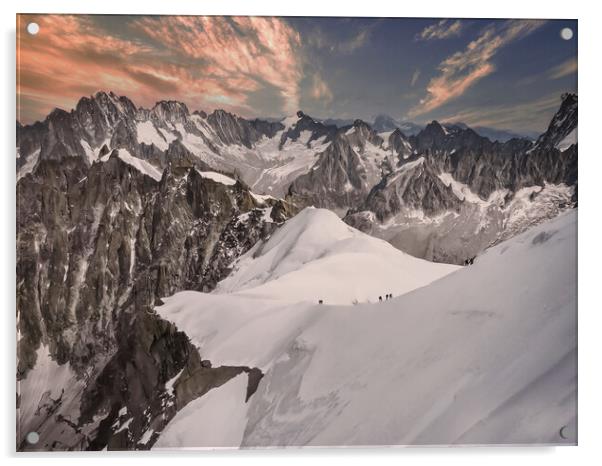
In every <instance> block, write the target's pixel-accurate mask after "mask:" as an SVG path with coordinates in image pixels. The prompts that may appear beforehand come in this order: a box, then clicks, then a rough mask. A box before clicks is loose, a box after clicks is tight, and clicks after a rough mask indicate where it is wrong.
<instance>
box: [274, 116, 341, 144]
mask: <svg viewBox="0 0 602 466" xmlns="http://www.w3.org/2000/svg"><path fill="white" fill-rule="evenodd" d="M297 117H299V120H298V121H297V123H296V124H295V125H294V126H293V127H291V128H289V129H288V130H287V131H286V132H285V133H284V134H282V136H281V138H280V148H282V146H284V144H286V141H288V140H291V141H296V140H297V139H299V136H301V133H302V132H303V131H309V132H310V133H311V136H310V137H309V139H308V140H307V144H308V145H309V144H310V143H311V142H312V141H316V140H318V139H320V138H322V137H323V138H324V142H330V141H332V140H333V139H334V137H335V135H336V134H337V132H338V131H339V129H338V128H337V127H336V126H335V125H326V124H324V123H322V122H319V121H316V120H314V119H313V118H312V117H310V116H309V115H306V114H305V113H303V112H302V111H298V112H297Z"/></svg>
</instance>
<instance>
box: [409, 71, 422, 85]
mask: <svg viewBox="0 0 602 466" xmlns="http://www.w3.org/2000/svg"><path fill="white" fill-rule="evenodd" d="M419 77H420V70H419V69H416V71H414V74H412V79H411V80H410V87H414V85H415V84H416V81H418V78H419Z"/></svg>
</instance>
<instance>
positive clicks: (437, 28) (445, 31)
mask: <svg viewBox="0 0 602 466" xmlns="http://www.w3.org/2000/svg"><path fill="white" fill-rule="evenodd" d="M461 32H462V23H461V22H460V21H458V20H456V21H450V20H448V19H442V20H441V21H439V22H438V23H435V24H431V25H430V26H427V27H425V28H424V29H423V30H422V31H421V32H420V33H419V34H417V35H416V37H415V40H435V39H449V38H450V37H454V36H459V35H460V33H461Z"/></svg>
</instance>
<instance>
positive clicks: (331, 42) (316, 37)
mask: <svg viewBox="0 0 602 466" xmlns="http://www.w3.org/2000/svg"><path fill="white" fill-rule="evenodd" d="M379 23H380V22H379V21H374V22H373V23H371V24H368V25H364V26H362V27H360V28H359V31H358V32H356V33H354V34H353V35H351V36H349V37H347V38H345V39H338V38H337V39H334V38H333V37H331V35H330V34H328V33H326V32H325V31H324V30H323V29H322V28H319V27H315V28H313V30H312V32H311V33H310V34H307V36H306V37H304V42H306V43H307V44H309V45H311V46H313V47H316V48H318V49H325V50H328V51H330V52H336V53H342V54H345V55H348V54H351V53H353V52H355V51H356V50H358V49H360V48H362V47H364V46H365V45H367V44H368V43H369V42H370V38H371V37H372V32H373V30H374V28H375V27H376V26H377V25H378V24H379Z"/></svg>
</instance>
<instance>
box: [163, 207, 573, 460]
mask: <svg viewBox="0 0 602 466" xmlns="http://www.w3.org/2000/svg"><path fill="white" fill-rule="evenodd" d="M576 218H577V215H576V211H572V212H569V213H566V214H563V215H561V216H559V217H558V218H556V219H555V220H552V221H549V222H547V223H544V224H542V225H540V226H538V227H535V228H533V229H531V230H529V231H528V232H526V233H523V234H521V235H519V236H517V237H515V238H513V239H511V240H509V241H506V242H504V243H502V244H499V245H498V246H496V247H494V248H491V249H489V250H488V251H487V252H486V253H485V254H483V255H482V256H480V257H479V258H478V259H477V261H476V263H475V265H473V266H469V267H464V268H460V269H456V270H454V267H450V266H446V267H447V268H445V269H444V268H441V267H442V266H441V265H438V264H432V263H428V262H424V261H420V260H418V259H413V258H410V257H408V256H404V255H402V254H401V253H397V257H396V256H395V254H396V253H394V252H393V251H394V250H391V251H389V252H388V254H390V255H391V256H392V257H391V261H389V260H387V258H386V254H384V255H381V253H380V251H383V252H385V251H386V250H387V248H388V245H387V244H386V243H384V242H381V243H379V241H378V240H376V239H373V238H369V237H364V236H362V235H361V234H359V233H358V232H354V231H352V230H350V229H348V227H345V226H344V225H343V224H342V223H341V222H340V221H339V220H338V219H336V217H334V215H332V214H331V213H327V212H323V211H320V210H306V211H303V212H302V213H301V214H299V215H298V216H297V217H295V218H293V219H291V220H289V221H288V222H287V223H286V224H285V226H284V227H283V228H281V229H280V230H279V231H278V233H277V234H276V235H274V236H273V237H272V238H271V239H270V240H268V241H267V242H266V243H265V244H261V245H260V246H259V247H258V249H257V251H256V252H255V253H251V252H249V253H248V257H243V258H242V259H241V260H240V265H239V267H240V268H239V269H238V270H237V271H236V272H235V273H234V275H232V276H230V277H228V278H227V279H226V280H225V281H224V282H222V283H221V284H220V286H218V288H217V290H216V291H215V292H214V293H212V294H202V293H196V292H185V293H178V294H176V295H174V296H173V297H171V298H169V299H166V300H164V301H165V304H164V305H162V306H160V307H159V308H158V309H157V310H158V312H159V314H160V315H161V316H163V317H164V318H166V319H168V320H170V321H172V322H174V323H175V324H176V325H177V326H178V328H180V329H182V330H184V331H185V332H186V333H187V334H188V335H189V336H190V337H191V339H192V341H193V342H194V343H195V344H197V345H198V346H199V347H201V348H204V351H205V352H206V354H209V355H210V358H211V360H212V361H219V362H220V363H221V364H227V365H233V364H245V365H249V366H255V367H260V368H261V370H262V371H263V372H264V374H265V375H264V376H263V378H262V379H261V381H260V382H259V384H258V386H257V389H256V391H255V393H254V394H253V396H252V397H251V398H250V399H248V401H247V394H248V384H249V381H250V380H248V379H249V378H248V376H247V375H244V374H241V375H239V376H237V377H236V378H234V379H231V380H230V381H228V382H227V383H225V384H224V385H223V386H221V387H219V388H215V389H213V390H211V391H210V392H209V393H208V395H207V396H205V397H201V398H198V399H197V400H195V401H193V402H191V403H189V404H188V405H186V406H185V407H184V408H183V409H182V410H181V411H180V412H178V413H177V414H176V416H175V417H174V418H173V419H172V421H171V422H170V423H169V424H168V425H167V426H166V427H165V429H164V430H163V432H162V434H161V435H160V436H159V439H158V441H157V443H156V444H155V447H157V448H179V447H197V448H199V447H206V446H213V447H215V446H219V447H239V446H242V447H256V446H304V445H314V446H328V445H410V444H411V445H417V444H418V445H431V444H437V445H448V444H533V443H536V444H575V443H576V401H577V399H576V397H577V385H576V370H577V366H576V351H577V335H576V325H575V324H576V299H577V295H576V291H577V287H576V277H577V273H576V272H577V269H576V260H577V258H576V255H575V253H574V246H575V242H576V233H577V228H576V226H577V225H576ZM337 222H338V223H337ZM320 226H324V228H323V229H322V230H321V232H320V234H319V235H317V234H316V233H317V232H316V229H317V228H318V227H320ZM362 242H365V245H364V246H360V247H357V243H362ZM365 254H367V257H370V260H375V261H383V262H382V264H383V267H382V268H381V267H379V266H378V264H377V263H376V262H375V263H372V264H371V266H370V267H365V265H366V263H365V260H366V258H364V257H363V256H364V255H365ZM322 261H323V263H324V267H322V266H321V265H320V262H322ZM396 261H398V262H396ZM391 263H395V267H396V268H397V269H398V270H399V273H398V274H393V275H392V274H391V273H390V271H389V269H388V266H390V265H391ZM273 265H276V266H277V268H276V269H274V268H273ZM331 267H332V268H333V269H336V273H324V272H326V271H327V270H330V272H333V269H331ZM418 267H420V269H419V268H418ZM316 268H317V270H319V271H320V272H322V273H321V274H316V273H315V272H316ZM418 270H420V272H418ZM414 271H416V272H417V273H416V276H417V278H416V280H418V281H414V282H413V283H411V284H408V282H407V280H408V277H409V276H411V275H414V273H413V272H414ZM287 277H289V278H290V280H289V279H287ZM358 277H359V278H363V279H364V281H363V282H362V283H366V284H367V285H366V288H365V289H360V290H358V289H357V280H358ZM437 277H441V278H439V279H438V280H435V281H433V282H431V281H432V280H433V279H436V278H437ZM386 280H389V281H388V282H386V284H385V281H386ZM421 280H423V281H422V282H421ZM429 282H431V283H430V284H428V283H429ZM381 283H382V284H381ZM271 285H273V286H271ZM421 285H424V286H421ZM372 286H374V288H372ZM396 287H397V288H396ZM333 288H334V290H335V291H332V294H331V295H330V296H328V298H329V299H330V300H332V303H331V302H330V301H329V299H326V300H325V303H324V304H322V305H320V304H317V303H316V302H315V298H317V297H318V296H320V295H321V294H324V295H327V294H328V293H329V292H331V291H330V290H332V289H333ZM383 288H385V291H386V289H389V288H391V289H394V290H395V291H399V290H400V289H401V288H405V290H404V291H405V294H402V295H401V296H399V297H394V298H393V299H392V300H386V301H384V302H382V303H381V302H374V301H375V299H374V298H375V295H376V294H377V293H379V292H380V290H381V289H383ZM412 288H413V291H410V290H411V289H412ZM364 292H366V293H364ZM394 294H395V292H394ZM308 296H311V299H309V300H306V299H303V298H304V297H308ZM343 296H345V299H342V298H343ZM353 296H356V297H357V298H359V299H358V301H359V302H358V303H357V304H356V305H352V304H351V303H349V301H348V300H349V298H351V297H353ZM312 301H313V302H312ZM345 301H346V302H345ZM185 381H186V379H185V378H181V379H177V380H176V381H175V382H174V383H173V389H174V390H175V391H176V392H179V391H180V390H185V389H186V388H185ZM200 420H202V422H199V421H200ZM199 424H201V427H200V428H198V427H197V426H199Z"/></svg>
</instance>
